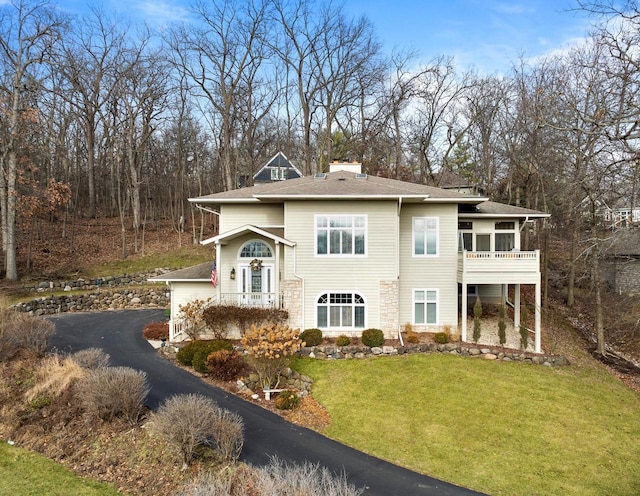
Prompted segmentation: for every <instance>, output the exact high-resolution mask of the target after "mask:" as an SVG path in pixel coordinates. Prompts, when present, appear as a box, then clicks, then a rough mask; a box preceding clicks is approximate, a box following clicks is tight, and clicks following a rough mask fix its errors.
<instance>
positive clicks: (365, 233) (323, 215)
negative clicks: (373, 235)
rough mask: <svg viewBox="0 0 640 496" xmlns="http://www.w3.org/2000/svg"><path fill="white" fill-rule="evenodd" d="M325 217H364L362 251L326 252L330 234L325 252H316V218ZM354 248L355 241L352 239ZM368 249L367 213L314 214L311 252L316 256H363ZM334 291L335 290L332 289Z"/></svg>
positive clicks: (328, 236)
mask: <svg viewBox="0 0 640 496" xmlns="http://www.w3.org/2000/svg"><path fill="white" fill-rule="evenodd" d="M319 217H327V219H330V218H331V217H352V218H355V217H362V218H363V219H364V253H328V252H329V246H330V242H331V240H330V238H331V236H330V235H327V253H318V218H319ZM352 246H353V247H354V249H355V241H354V240H352ZM368 250H369V216H368V215H367V214H337V213H336V214H315V215H314V216H313V253H314V256H315V257H316V258H365V257H367V254H368ZM334 292H335V291H334Z"/></svg>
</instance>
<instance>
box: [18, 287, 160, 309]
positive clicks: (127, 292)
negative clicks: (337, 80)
mask: <svg viewBox="0 0 640 496" xmlns="http://www.w3.org/2000/svg"><path fill="white" fill-rule="evenodd" d="M169 297H170V296H169V293H168V292H167V291H166V289H165V288H164V287H163V286H162V287H153V288H139V289H126V288H120V289H118V290H104V289H101V290H98V291H95V292H91V293H84V294H74V293H69V294H68V295H62V296H56V295H51V296H43V297H41V298H36V299H34V300H31V301H27V302H24V303H18V304H16V305H14V308H15V309H16V310H18V311H20V312H28V313H30V314H31V315H52V314H56V313H64V312H81V311H87V312H88V311H92V312H95V311H104V310H122V309H125V308H126V309H131V308H167V307H168V306H169Z"/></svg>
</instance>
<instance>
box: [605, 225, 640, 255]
mask: <svg viewBox="0 0 640 496" xmlns="http://www.w3.org/2000/svg"><path fill="white" fill-rule="evenodd" d="M613 236H614V238H613V239H612V242H611V246H610V247H609V249H608V250H607V255H610V256H614V257H616V256H618V257H625V256H626V257H637V256H640V230H638V229H624V230H622V229H621V230H619V231H616V233H615V234H614V235H613Z"/></svg>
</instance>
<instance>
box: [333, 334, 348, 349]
mask: <svg viewBox="0 0 640 496" xmlns="http://www.w3.org/2000/svg"><path fill="white" fill-rule="evenodd" d="M350 344H351V338H350V337H349V336H345V335H344V334H341V335H340V336H338V337H337V338H336V345H337V346H349V345H350Z"/></svg>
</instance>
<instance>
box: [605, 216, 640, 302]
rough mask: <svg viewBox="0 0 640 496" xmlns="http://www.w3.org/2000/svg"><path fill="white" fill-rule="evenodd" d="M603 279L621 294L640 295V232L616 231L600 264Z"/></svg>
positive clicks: (635, 230)
mask: <svg viewBox="0 0 640 496" xmlns="http://www.w3.org/2000/svg"><path fill="white" fill-rule="evenodd" d="M600 270H601V277H602V280H603V281H605V282H606V283H607V284H608V286H609V289H611V290H612V291H614V292H616V293H619V294H628V295H639V294H640V230H639V229H637V228H633V229H620V230H618V231H616V232H615V233H614V234H613V235H612V238H611V240H610V244H609V246H608V247H607V250H606V251H605V254H604V258H603V260H602V262H601V263H600Z"/></svg>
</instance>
